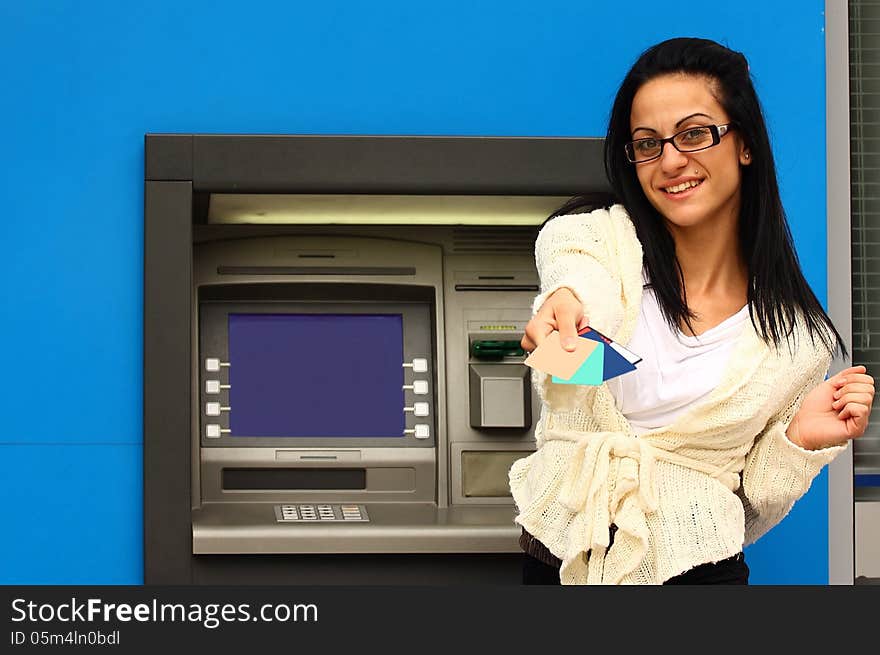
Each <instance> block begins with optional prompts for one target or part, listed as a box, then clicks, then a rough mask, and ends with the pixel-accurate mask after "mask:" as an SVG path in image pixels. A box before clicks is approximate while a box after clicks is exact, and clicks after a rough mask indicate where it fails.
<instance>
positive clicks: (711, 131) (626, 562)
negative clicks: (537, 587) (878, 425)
mask: <svg viewBox="0 0 880 655" xmlns="http://www.w3.org/2000/svg"><path fill="white" fill-rule="evenodd" d="M605 168H606V173H607V175H608V178H609V181H610V183H611V186H612V188H613V190H614V192H615V194H616V196H617V200H618V204H615V205H613V206H611V207H610V208H608V209H599V210H594V211H591V212H589V213H581V214H578V213H573V212H575V211H576V210H577V207H576V206H572V204H568V205H566V208H565V213H564V215H558V216H555V217H554V218H553V219H552V220H549V221H548V222H547V223H545V225H544V226H543V228H542V229H541V231H540V233H539V234H538V239H537V242H536V244H535V255H536V261H537V264H538V272H539V274H540V277H541V291H542V293H541V294H540V295H539V296H538V297H537V298H536V299H535V303H534V309H535V311H534V316H533V318H532V320H531V321H530V322H529V323H528V325H527V326H526V329H525V335H524V337H523V339H522V345H523V348H525V349H526V350H533V349H534V348H535V347H536V346H537V345H539V344H540V343H541V342H542V341H543V340H544V339H545V338H546V337H547V336H548V335H550V334H551V333H552V332H553V331H558V332H559V336H560V339H561V343H562V345H563V347H564V348H566V349H568V350H574V349H575V344H576V342H577V339H578V338H579V337H578V336H577V334H578V330H579V329H582V328H584V327H585V326H586V325H588V324H589V325H592V326H594V327H595V328H596V329H597V330H600V331H602V332H604V333H605V334H607V335H609V336H610V337H611V338H612V339H613V340H615V341H617V342H619V343H621V344H623V345H625V346H627V347H628V348H629V349H631V350H632V351H634V352H636V353H638V354H639V355H640V356H642V358H643V361H642V362H641V363H640V364H639V366H638V368H637V369H636V370H635V371H633V372H631V373H627V374H626V375H622V376H619V377H617V378H614V379H611V380H609V381H608V382H606V383H604V384H602V385H601V386H594V387H586V386H578V385H572V384H557V383H555V382H554V381H553V379H552V378H550V377H549V376H545V375H544V374H541V373H538V372H537V371H535V373H534V374H533V380H534V382H535V385H536V388H537V389H538V392H539V394H540V396H541V399H542V412H541V419H540V421H539V424H538V426H537V428H536V432H535V434H536V439H537V444H538V449H537V451H536V452H535V453H534V454H533V455H531V456H529V457H527V458H524V459H521V460H519V461H517V462H516V463H515V464H514V465H513V467H512V468H511V470H510V486H511V491H512V493H513V497H514V500H515V501H516V504H517V507H518V509H519V515H518V516H517V517H516V521H517V523H519V524H520V525H521V526H522V528H523V538H522V540H521V545H522V547H523V549H524V551H525V553H526V557H525V564H524V569H523V579H524V582H526V583H556V584H558V583H559V582H560V581H561V582H563V583H568V584H583V583H587V584H592V583H595V584H617V583H641V584H697V583H698V584H747V582H748V575H749V570H748V566H747V565H746V563H745V561H744V557H743V553H742V550H743V548H744V546H746V545H748V544H750V543H752V542H753V541H755V540H756V539H758V538H759V537H760V536H762V535H763V534H765V533H766V532H767V531H768V530H770V529H771V528H772V527H773V526H774V525H776V524H777V523H778V522H779V521H781V520H782V519H783V518H784V517H785V516H786V514H787V513H788V512H789V511H790V509H791V507H792V506H793V505H794V503H795V502H796V501H797V500H798V499H799V498H800V497H801V496H802V495H803V494H804V493H806V491H807V490H808V489H809V487H810V484H811V482H812V480H813V478H814V477H815V476H816V475H817V474H818V473H819V472H820V471H821V469H822V467H823V466H825V465H826V464H828V463H829V462H830V461H831V460H832V459H833V458H834V457H836V456H837V455H838V454H839V453H840V452H841V451H842V450H843V449H844V448H846V446H847V445H848V443H849V441H850V440H851V439H853V438H856V437H859V436H861V435H862V434H863V433H864V431H865V428H866V426H867V422H868V416H869V414H870V410H871V405H872V403H873V398H874V380H873V378H872V377H871V376H869V375H867V371H866V369H865V367H863V366H853V367H850V368H848V369H846V370H844V371H842V372H841V373H839V374H838V375H835V376H833V377H832V378H830V379H828V380H824V377H825V374H826V372H827V370H828V367H829V364H830V361H831V355H832V353H833V352H834V350H835V349H840V350H841V351H843V352H845V351H844V348H843V345H842V341H841V338H840V335H839V334H838V332H837V330H836V329H835V328H834V325H833V324H832V323H831V320H830V319H829V318H828V316H827V314H826V313H825V311H824V310H823V309H822V306H821V305H820V303H819V301H818V299H817V298H816V296H815V294H814V293H813V291H812V290H811V289H810V287H809V285H808V284H807V282H806V280H805V278H804V276H803V273H802V272H801V269H800V266H799V263H798V260H797V256H796V254H795V251H794V247H793V245H792V239H791V234H790V231H789V228H788V224H787V221H786V217H785V212H784V210H783V207H782V202H781V200H780V197H779V191H778V185H777V181H776V171H775V164H774V161H773V154H772V152H771V149H770V142H769V138H768V136H767V129H766V126H765V123H764V118H763V115H762V112H761V107H760V103H759V101H758V98H757V95H756V94H755V90H754V87H753V85H752V82H751V79H750V76H749V69H748V64H747V62H746V59H745V57H744V56H743V55H742V54H740V53H738V52H734V51H732V50H730V49H728V48H725V47H724V46H721V45H719V44H718V43H715V42H713V41H708V40H705V39H690V38H681V39H672V40H669V41H665V42H663V43H660V44H658V45H656V46H654V47H653V48H650V49H649V50H647V51H646V52H645V53H644V54H643V55H642V56H641V57H640V58H639V59H638V61H637V62H636V63H635V64H634V66H633V67H632V69H631V70H630V71H629V73H628V74H627V76H626V77H625V79H624V81H623V83H622V85H621V87H620V90H619V91H618V94H617V97H616V99H615V102H614V106H613V109H612V113H611V119H610V123H609V127H608V134H607V138H606V141H605ZM823 380H824V381H823Z"/></svg>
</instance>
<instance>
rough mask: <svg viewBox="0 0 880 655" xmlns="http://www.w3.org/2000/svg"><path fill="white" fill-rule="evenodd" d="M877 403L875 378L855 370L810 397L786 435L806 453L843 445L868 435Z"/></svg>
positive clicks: (824, 384)
mask: <svg viewBox="0 0 880 655" xmlns="http://www.w3.org/2000/svg"><path fill="white" fill-rule="evenodd" d="M873 403H874V378H872V377H871V376H870V375H867V369H866V368H865V367H864V366H852V367H850V368H848V369H845V370H843V371H841V372H840V373H838V374H837V375H835V376H833V377H830V378H828V379H827V380H825V381H824V382H822V383H821V384H819V385H818V386H816V388H815V389H813V390H812V391H811V392H810V393H808V394H807V397H806V398H804V402H803V403H802V404H801V408H800V410H798V413H797V414H795V417H794V419H793V420H792V422H791V425H789V426H788V431H787V432H786V434H787V435H788V438H789V439H790V440H791V441H792V443H794V444H796V445H798V446H800V447H801V448H805V449H806V450H819V449H820V448H827V447H829V446H839V445H843V444H845V443H846V442H847V441H849V440H850V439H855V438H857V437H861V436H862V435H863V434H864V433H865V428H867V427H868V417H869V416H870V415H871V405H872V404H873Z"/></svg>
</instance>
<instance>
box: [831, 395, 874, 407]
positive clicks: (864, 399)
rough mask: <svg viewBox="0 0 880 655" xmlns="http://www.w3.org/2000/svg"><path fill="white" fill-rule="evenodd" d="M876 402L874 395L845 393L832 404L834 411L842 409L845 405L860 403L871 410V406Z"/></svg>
mask: <svg viewBox="0 0 880 655" xmlns="http://www.w3.org/2000/svg"><path fill="white" fill-rule="evenodd" d="M873 402H874V394H872V393H864V392H853V393H845V394H843V395H842V396H841V397H840V398H838V399H837V400H835V401H834V402H833V403H831V406H832V407H833V408H834V409H840V408H841V407H844V406H845V405H848V404H850V403H859V404H862V405H864V406H865V407H867V408H868V409H870V408H871V404H872V403H873Z"/></svg>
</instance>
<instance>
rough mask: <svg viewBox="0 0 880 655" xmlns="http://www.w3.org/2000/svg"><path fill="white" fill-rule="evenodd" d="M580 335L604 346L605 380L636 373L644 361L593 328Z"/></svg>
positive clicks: (586, 329)
mask: <svg viewBox="0 0 880 655" xmlns="http://www.w3.org/2000/svg"><path fill="white" fill-rule="evenodd" d="M578 334H579V335H580V336H582V337H583V338H585V339H591V340H593V341H598V342H599V343H601V344H602V346H603V350H604V351H605V352H604V353H603V354H604V361H603V362H602V379H603V380H610V379H611V378H615V377H617V376H618V375H623V374H624V373H629V372H630V371H634V370H636V364H638V363H639V362H640V361H642V358H641V357H639V356H638V355H636V354H635V353H633V352H631V351H629V350H627V349H626V348H624V347H623V346H621V345H620V344H619V343H617V342H615V341H613V340H611V339H609V338H608V337H606V336H605V335H604V334H602V333H601V332H599V331H598V330H595V329H593V328H591V327H586V328H584V329H583V330H581V331H580V332H578Z"/></svg>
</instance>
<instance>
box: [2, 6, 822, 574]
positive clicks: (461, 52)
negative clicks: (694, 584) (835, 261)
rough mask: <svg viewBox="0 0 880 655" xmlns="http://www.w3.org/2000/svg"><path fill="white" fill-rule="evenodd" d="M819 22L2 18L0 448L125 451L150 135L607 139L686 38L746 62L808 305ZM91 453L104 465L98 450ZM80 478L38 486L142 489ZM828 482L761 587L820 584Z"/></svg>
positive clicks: (133, 394)
mask: <svg viewBox="0 0 880 655" xmlns="http://www.w3.org/2000/svg"><path fill="white" fill-rule="evenodd" d="M823 9H824V2H822V1H821V0H787V1H780V2H774V3H768V2H766V1H763V0H742V1H741V2H737V3H716V4H715V5H713V6H712V8H711V11H690V12H686V13H687V15H686V17H679V18H678V19H676V20H671V19H670V14H669V7H668V6H667V5H665V4H663V3H656V2H649V1H648V0H634V1H633V2H629V3H599V2H575V1H573V0H566V1H561V0H548V1H546V2H542V3H540V4H535V3H534V2H528V1H526V0H505V1H502V0H488V1H486V2H481V3H473V2H466V3H465V2H460V3H455V2H451V3H450V2H447V3H435V4H427V5H426V4H425V3H413V2H409V1H404V0H379V1H378V2H372V3H354V2H348V1H344V0H328V1H327V2H322V3H291V2H282V1H281V0H275V1H270V2H266V3H263V4H262V5H260V7H258V8H257V7H250V6H244V5H242V4H241V3H240V2H233V1H232V0H212V1H208V0H192V1H191V2H186V3H181V2H176V1H175V2H173V1H172V0H155V1H154V2H151V3H150V4H149V8H148V9H143V8H141V7H140V6H138V5H133V4H130V3H118V2H89V3H83V2H79V1H76V0H52V1H47V0H34V1H31V2H5V3H0V55H2V57H3V61H5V62H13V64H11V65H8V66H6V67H5V68H4V71H3V75H4V89H3V90H4V93H5V96H6V97H7V98H10V99H13V101H9V102H5V103H2V104H0V121H2V124H3V125H4V126H5V127H6V128H7V129H6V130H5V131H4V142H3V153H4V162H6V165H5V167H4V170H3V175H0V195H2V197H3V199H4V202H3V212H4V214H3V217H2V220H0V243H2V244H3V245H4V246H5V249H4V253H3V255H4V256H3V257H0V279H2V280H3V302H0V337H2V343H3V344H4V345H5V346H6V347H5V349H4V360H3V364H4V375H3V376H2V378H0V398H2V402H3V407H4V424H3V431H2V434H0V443H33V444H40V443H44V444H47V448H46V449H45V450H46V452H50V451H52V450H54V449H57V448H59V447H57V446H51V447H49V446H48V444H55V443H59V442H61V443H69V444H77V443H79V444H94V443H104V444H114V443H115V444H120V445H121V446H120V447H122V448H123V449H125V448H127V447H128V446H126V444H133V443H137V442H139V441H140V440H141V438H142V437H141V414H142V407H141V394H142V388H141V376H142V366H141V348H142V332H141V325H142V284H143V280H142V266H143V257H142V248H143V235H142V220H143V185H142V180H143V135H144V133H146V132H230V133H266V134H273V133H289V134H438V135H441V134H461V135H469V134H473V135H512V136H516V135H537V136H546V135H549V136H567V135H571V136H596V135H602V134H603V133H604V130H605V122H606V120H607V116H608V110H609V108H610V104H611V100H612V98H613V94H614V92H615V90H616V87H617V85H618V84H619V82H620V80H621V79H622V77H623V75H624V73H625V71H626V69H627V68H628V66H629V65H630V64H631V63H632V61H633V60H634V59H635V57H636V56H637V55H638V53H639V52H640V51H641V50H643V49H644V48H645V47H647V46H649V45H651V44H653V43H655V42H657V41H659V40H661V39H663V38H666V37H671V36H680V35H681V34H683V33H689V34H692V35H699V36H707V37H709V38H714V39H717V40H719V41H721V42H723V43H726V44H728V45H730V46H731V47H733V48H736V49H737V50H741V51H743V52H745V53H746V54H747V56H748V58H749V61H750V64H751V69H752V74H753V76H754V78H755V80H756V84H757V87H758V91H759V94H760V95H761V98H762V100H763V103H764V107H765V110H766V113H767V118H768V121H769V125H770V130H771V138H772V140H773V143H774V146H775V148H776V156H777V164H778V168H779V172H780V184H781V189H782V197H783V201H784V203H785V206H786V208H787V210H788V213H789V217H790V219H791V225H792V232H793V235H794V238H795V243H796V245H797V248H798V251H799V253H800V256H801V260H802V263H803V266H804V270H805V273H806V276H807V279H808V281H809V282H810V283H811V284H812V285H813V288H814V290H815V291H816V293H817V295H818V296H819V298H820V299H821V300H823V301H824V299H825V297H826V288H825V272H826V264H825V243H826V240H825V237H824V235H825V168H824V166H825V160H824V148H823V142H824V135H825V129H824V37H825V34H824V29H823V27H824V24H823ZM756 17H759V18H758V19H756ZM24 62H26V65H24ZM47 404H48V406H51V407H53V408H57V411H52V412H48V411H46V407H47ZM105 448H106V449H107V451H106V452H116V451H115V449H114V447H113V446H109V445H108V446H104V447H103V448H96V449H95V450H96V451H98V452H101V453H103V452H104V449H105ZM62 450H63V449H62ZM74 450H75V449H74ZM28 452H31V451H29V450H27V449H8V447H7V448H4V454H5V455H6V457H5V458H4V462H3V467H4V468H8V469H9V470H10V471H12V472H15V471H18V470H21V469H26V468H27V467H28V466H30V460H29V459H28V456H27V455H25V454H24V453H28ZM40 452H42V450H41V451H40ZM77 452H82V451H77ZM97 459H98V460H99V461H100V460H101V457H98V458H97ZM59 464H60V462H59ZM122 471H127V473H126V475H130V476H131V478H128V477H124V478H123V479H119V477H118V476H119V475H122ZM92 473H93V477H90V478H75V479H70V480H68V483H69V484H71V485H73V486H71V487H69V488H68V487H66V486H64V485H63V484H62V483H61V482H56V481H55V480H54V479H53V478H52V477H50V476H41V477H40V481H39V484H37V482H36V481H34V482H33V484H34V485H35V486H37V487H39V488H40V489H42V490H43V491H42V492H41V493H44V495H45V496H56V497H57V496H58V495H59V494H61V493H64V495H67V496H72V497H73V498H78V497H79V496H80V495H83V494H85V495H89V494H91V493H97V490H99V489H114V490H115V493H116V494H122V493H126V494H127V493H128V490H129V489H133V487H134V486H135V485H134V482H135V480H138V481H139V479H140V477H139V472H138V471H137V470H135V469H133V468H122V469H114V470H113V471H112V472H111V471H110V470H108V469H104V468H95V469H93V470H92ZM35 474H38V472H35ZM824 479H825V478H824V477H823V478H822V479H820V480H817V482H816V483H815V484H814V486H813V490H811V491H810V493H809V495H808V497H807V498H806V499H805V500H804V501H802V502H801V503H800V504H799V505H798V506H797V507H796V508H795V511H794V512H793V513H792V515H791V516H790V517H789V518H788V519H786V521H785V523H784V525H783V526H782V527H781V528H780V529H779V530H776V531H774V532H773V533H771V534H770V535H768V536H767V537H765V538H764V540H762V542H761V543H760V544H758V545H756V547H755V549H752V550H754V552H753V553H752V552H750V558H751V559H750V564H751V565H752V567H753V569H754V570H755V571H756V573H755V575H756V579H764V580H768V581H769V580H773V579H774V577H773V576H774V575H777V574H775V573H773V571H776V570H777V569H776V565H775V564H774V559H775V558H778V557H780V556H782V555H781V554H782V553H784V557H785V558H786V559H787V563H786V566H789V567H790V570H791V571H794V572H800V579H801V580H802V581H806V580H810V581H812V580H822V579H824V578H825V576H826V573H825V572H826V571H827V556H826V555H825V553H826V551H827V548H826V546H825V544H826V541H827V536H826V532H827V510H826V505H825V503H826V501H827V485H826V484H824V483H823V480H824ZM0 484H3V485H8V484H9V483H8V482H6V481H5V480H4V482H2V483H0ZM139 493H140V491H139V486H138V488H137V489H136V490H133V491H132V494H133V495H132V496H131V497H126V498H125V499H124V500H125V502H126V503H129V502H130V505H125V506H126V507H131V508H133V509H131V515H126V516H125V518H124V520H122V519H121V518H120V517H118V516H117V517H115V520H111V521H104V522H103V523H96V524H94V526H93V527H92V528H91V529H92V530H93V531H94V532H93V533H92V535H93V537H92V538H93V539H94V542H95V543H96V544H98V545H102V544H112V545H113V547H114V548H116V549H118V548H128V546H127V545H125V544H128V543H129V536H130V533H129V530H130V527H131V525H133V524H135V523H138V524H139V521H140V518H139V516H140V515H139V510H138V509H137V508H139V504H137V503H133V502H131V501H133V499H134V497H135V495H137V494H139ZM117 502H119V503H122V502H123V499H122V498H119V499H118V500H117ZM120 507H121V505H120ZM5 511H7V512H8V511H12V510H9V509H7V510H5ZM71 511H72V510H71ZM120 511H122V510H120ZM125 511H126V512H127V511H128V510H125ZM11 518H14V519H15V520H14V522H13V523H12V525H14V526H15V530H16V531H17V532H18V533H20V534H21V535H22V541H21V542H18V543H16V544H14V545H9V544H6V545H5V546H4V548H7V549H9V548H16V549H20V554H21V558H20V559H19V563H20V566H21V567H22V568H21V570H20V571H19V572H18V573H17V575H18V576H20V577H19V578H17V579H26V578H28V577H30V578H31V579H34V580H36V579H44V568H43V567H45V566H46V565H47V561H46V558H45V557H43V556H42V555H44V554H45V553H46V552H48V546H46V545H45V541H44V540H43V537H44V536H45V534H44V532H43V531H44V529H45V528H44V526H42V525H41V524H40V522H39V520H37V519H36V518H33V516H32V515H31V514H27V513H25V512H24V511H23V510H22V513H19V514H15V516H14V517H11ZM792 535H794V536H795V537H796V542H791V541H788V540H789V538H791V536H792ZM30 542H33V543H30ZM805 544H809V548H805V547H804V545H805ZM31 547H32V548H33V549H34V551H35V552H36V553H38V554H40V556H39V557H37V556H36V555H35V556H34V557H33V558H31V557H28V556H27V552H28V548H31ZM44 549H45V550H44ZM7 552H9V551H7ZM96 552H104V551H102V550H101V548H98V549H97V551H96ZM16 553H17V554H18V553H19V551H18V550H16ZM139 553H140V543H139V542H137V543H136V544H135V543H133V542H132V546H131V548H130V550H128V551H126V552H124V553H123V552H119V551H118V550H114V551H112V552H109V551H108V553H107V554H108V557H106V558H103V559H101V558H98V557H93V556H92V555H89V554H88V553H85V552H83V553H78V554H77V556H78V557H79V556H80V555H81V556H82V557H81V558H80V559H78V560H76V561H69V562H68V561H67V560H57V559H56V560H54V561H50V562H48V566H49V567H50V568H53V567H54V568H53V570H55V571H56V572H57V571H62V570H63V569H64V567H69V570H70V571H71V572H72V573H71V578H77V579H84V578H87V577H92V578H93V579H95V580H110V579H121V580H131V579H132V576H131V575H129V574H128V573H122V574H120V571H127V570H128V568H127V567H128V560H125V562H126V563H125V564H124V565H123V566H121V568H120V563H119V562H120V559H119V558H129V557H140V554H139ZM807 553H818V555H816V558H813V556H812V555H808V554H807ZM765 558H767V559H765ZM823 558H826V559H823ZM87 567H92V569H91V570H90V571H88V575H81V574H82V573H83V572H84V571H86V568H87ZM764 572H766V573H764ZM779 575H781V574H779ZM786 575H787V574H786Z"/></svg>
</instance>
